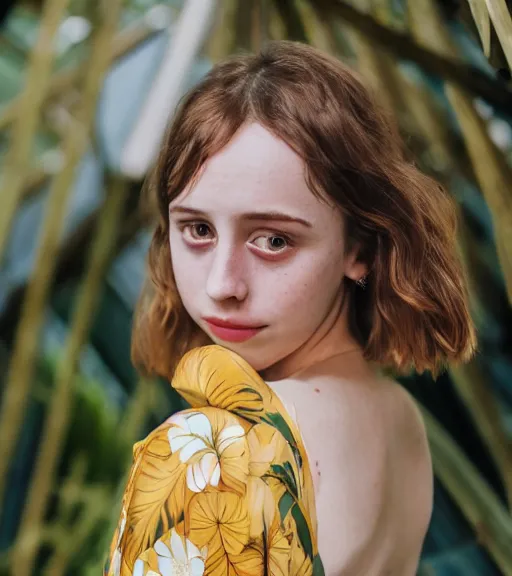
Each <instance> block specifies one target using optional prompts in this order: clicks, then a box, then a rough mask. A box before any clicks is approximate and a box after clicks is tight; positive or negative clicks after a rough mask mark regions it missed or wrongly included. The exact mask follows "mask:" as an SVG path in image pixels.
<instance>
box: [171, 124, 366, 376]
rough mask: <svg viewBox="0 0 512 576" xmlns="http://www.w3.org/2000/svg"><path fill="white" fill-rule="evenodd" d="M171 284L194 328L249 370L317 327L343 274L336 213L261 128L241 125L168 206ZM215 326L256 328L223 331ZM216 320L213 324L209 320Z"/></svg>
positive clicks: (328, 316) (335, 303)
mask: <svg viewBox="0 0 512 576" xmlns="http://www.w3.org/2000/svg"><path fill="white" fill-rule="evenodd" d="M169 218H170V234H169V236H170V248H171V258H172V267H173V272H174V277H175V280H176V285H177V288H178V291H179V294H180V296H181V299H182V301H183V304H184V306H185V309H186V310H187V312H188V313H189V314H190V316H191V317H192V319H193V320H194V322H196V324H197V325H198V326H199V327H200V328H201V329H202V330H203V331H204V332H206V333H207V334H208V336H209V337H210V338H211V340H213V341H214V342H215V343H217V344H220V345H222V346H224V347H226V348H229V349H231V350H233V351H235V352H237V353H238V354H240V355H241V356H242V357H243V358H245V360H247V361H248V362H249V363H250V364H251V365H252V366H253V368H255V369H256V370H257V371H262V370H266V369H267V368H269V367H271V366H273V365H275V364H277V363H278V362H280V361H283V360H284V359H286V358H287V357H288V356H290V355H291V354H293V353H294V352H295V351H297V350H298V349H299V348H301V347H304V346H305V347H307V343H308V341H309V340H310V339H312V338H314V337H315V335H316V334H318V333H319V331H320V332H321V331H324V330H325V324H326V323H327V322H332V314H333V310H335V309H338V308H339V304H340V301H341V298H342V290H343V285H342V280H343V276H344V275H345V274H347V275H350V276H351V277H352V276H354V275H355V274H356V273H357V270H355V269H354V267H353V265H351V264H350V262H351V260H349V259H347V258H346V257H345V255H344V245H343V220H342V217H341V214H340V212H339V210H337V209H334V208H333V207H332V206H329V205H328V204H327V203H325V202H322V201H321V200H319V199H317V198H316V197H315V196H314V195H313V193H312V192H311V191H310V190H309V189H308V187H307V185H306V181H305V178H304V166H303V162H302V161H301V159H300V157H299V156H298V155H297V154H295V152H293V151H292V150H291V148H289V147H288V145H287V144H285V143H284V142H283V141H282V140H279V139H278V138H276V137H275V136H273V135H272V134H271V133H270V132H269V131H267V130H266V129H265V128H263V127H262V126H260V125H259V124H249V125H246V126H244V127H243V128H242V129H241V130H240V131H239V132H238V133H237V134H236V135H235V137H234V138H233V139H232V141H231V142H230V143H229V144H228V145H227V146H226V147H225V148H224V149H222V150H221V151H220V152H219V153H218V154H216V155H215V156H214V157H212V158H211V159H210V160H209V161H208V162H207V163H206V164H205V166H204V167H203V170H202V172H201V174H200V177H199V178H198V179H197V181H196V182H195V184H194V185H193V186H192V187H191V188H190V189H187V190H185V191H184V192H183V193H182V194H181V195H179V196H178V197H177V198H176V199H174V200H173V201H172V202H171V204H170V206H169ZM206 318H210V319H212V318H213V319H218V320H219V321H222V320H224V321H228V322H231V323H235V324H241V325H244V326H252V327H254V326H257V327H263V328H261V329H259V330H253V331H252V332H250V331H243V330H225V329H224V330H223V329H222V328H220V329H219V328H216V327H215V326H214V325H212V323H210V322H209V321H207V320H206ZM214 322H215V320H214Z"/></svg>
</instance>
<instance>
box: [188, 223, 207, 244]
mask: <svg viewBox="0 0 512 576" xmlns="http://www.w3.org/2000/svg"><path fill="white" fill-rule="evenodd" d="M183 231H184V232H185V236H188V237H189V238H190V239H192V240H208V239H209V234H210V232H211V231H210V227H209V226H208V224H205V223H204V222H194V223H191V224H186V225H185V226H184V227H183Z"/></svg>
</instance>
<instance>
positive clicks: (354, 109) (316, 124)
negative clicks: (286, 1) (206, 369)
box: [132, 41, 476, 379]
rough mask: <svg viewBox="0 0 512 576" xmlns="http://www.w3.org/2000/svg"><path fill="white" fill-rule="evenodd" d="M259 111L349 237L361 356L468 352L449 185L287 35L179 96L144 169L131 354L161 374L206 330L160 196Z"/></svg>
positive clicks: (385, 361)
mask: <svg viewBox="0 0 512 576" xmlns="http://www.w3.org/2000/svg"><path fill="white" fill-rule="evenodd" d="M249 122H257V123H259V124H260V125H262V126H263V127H265V128H266V129H268V130H269V131H270V132H272V133H273V134H274V135H275V136H276V137H278V138H280V139H282V140H283V141H284V142H286V143H287V144H288V145H289V146H290V147H291V148H292V149H293V150H294V151H295V152H296V153H297V154H298V155H299V156H300V157H301V158H302V159H303V161H304V164H305V173H306V180H307V183H308V186H309V187H310V189H311V191H312V193H313V194H315V195H317V196H318V197H320V198H324V199H326V198H327V199H331V200H333V201H334V202H335V204H336V205H337V206H338V207H339V209H340V210H341V211H342V214H343V216H344V218H345V222H346V227H345V228H346V235H347V238H346V239H345V240H346V242H347V245H348V248H350V247H352V246H355V245H357V246H360V247H361V250H360V253H359V257H360V259H362V260H364V261H365V262H366V263H367V264H368V267H369V270H370V274H369V277H368V286H367V288H366V290H364V291H363V290H360V289H357V288H356V287H355V285H354V283H353V282H352V281H350V280H349V279H347V278H346V279H345V283H346V284H345V285H346V287H347V289H349V290H350V291H351V303H350V304H351V319H350V327H351V330H352V332H353V334H354V336H355V337H356V338H357V339H358V340H359V342H360V343H361V345H362V347H363V349H364V353H365V357H366V358H367V359H368V360H370V361H373V362H376V363H378V364H380V365H382V366H383V367H387V368H391V369H392V370H394V371H395V372H397V373H405V372H408V371H410V370H411V369H416V371H418V372H423V371H424V370H431V371H432V372H434V373H437V372H438V371H439V369H440V368H441V367H443V365H445V364H446V363H448V362H460V361H467V360H468V359H469V358H470V356H471V355H472V353H473V352H474V350H475V346H476V338H475V331H474V327H473V324H472V321H471V318H470V314H469V310H468V303H467V291H466V285H465V282H464V276H463V270H462V267H461V264H460V262H459V260H458V258H457V254H456V248H455V233H456V211H455V207H454V205H453V203H452V200H451V198H450V197H449V196H448V195H447V193H446V192H445V191H444V190H443V188H442V187H441V186H440V185H439V184H438V183H437V182H435V181H434V180H433V179H431V178H430V177H429V176H427V175H425V174H422V173H421V172H419V171H418V170H417V169H416V167H415V166H414V165H413V164H412V163H411V162H410V161H408V160H407V159H406V157H405V154H404V149H403V145H402V140H401V138H400V136H399V134H398V130H397V128H396V126H395V124H394V123H393V122H392V121H391V119H390V118H389V117H388V115H387V114H386V113H385V112H384V111H383V109H382V108H381V107H380V106H379V105H378V103H377V102H375V101H374V100H373V99H372V97H371V95H370V93H369V92H368V90H367V89H366V88H365V87H364V85H363V84H362V82H361V81H360V80H359V79H358V77H357V76H356V75H355V74H354V72H353V71H351V70H350V69H349V68H348V67H346V66H345V65H344V64H342V63H341V62H340V61H339V60H337V59H336V58H334V57H330V56H329V55H327V54H325V53H323V52H321V51H320V50H318V49H315V48H313V47H311V46H308V45H304V44H300V43H297V42H289V41H278V42H271V43H269V44H268V45H267V46H266V47H265V48H264V49H263V50H262V52H261V53H259V54H256V55H254V54H244V55H236V56H233V57H231V58H229V59H228V60H226V61H224V62H221V63H220V64H218V65H217V66H215V67H214V68H213V69H212V70H211V71H210V73H209V74H208V75H207V76H206V77H205V78H204V79H203V80H202V82H200V83H199V84H198V85H197V86H196V87H195V88H194V89H193V90H191V91H190V92H189V93H188V94H187V95H186V97H185V98H184V99H183V101H182V102H181V105H180V107H179V109H178V111H177V113H176V115H175V117H174V120H173V122H172V125H171V126H170V130H169V132H168V135H167V137H166V141H165V143H164V145H163V147H162V150H161V153H160V157H159V160H158V162H157V165H156V168H155V171H154V173H153V183H152V186H151V191H152V193H156V200H157V204H158V213H159V218H158V223H157V226H156V229H155V232H154V235H153V239H152V242H151V247H150V251H149V273H150V274H149V277H150V282H148V286H146V289H145V290H144V291H143V294H142V297H141V300H140V302H139V305H138V307H137V310H136V314H135V320H134V328H133V338H132V359H133V361H134V363H135V365H136V366H137V367H138V368H139V369H142V370H143V371H144V372H146V373H150V374H158V375H161V376H164V377H166V378H169V379H170V378H172V375H173V373H174V370H175V367H176V365H177V363H178V361H179V359H180V358H181V356H182V355H183V354H184V353H185V352H187V351H188V350H189V349H191V348H193V347H194V346H197V345H201V344H205V343H207V342H209V340H208V339H207V337H206V335H205V334H204V333H203V332H202V331H201V330H200V329H199V328H198V327H197V325H196V324H195V323H194V322H193V321H192V319H191V318H190V316H189V315H188V313H187V312H186V310H185V309H184V307H183V304H182V302H181V299H180V296H179V294H178V291H177V288H176V284H175V281H174V277H173V272H172V265H171V254H170V247H169V213H168V210H169V203H170V201H171V200H172V199H173V198H175V197H176V196H177V195H179V194H180V193H181V192H182V191H183V190H184V189H185V188H186V187H187V186H189V185H190V184H191V183H192V182H193V180H194V178H196V177H197V176H198V173H199V171H200V169H201V167H202V166H203V165H204V163H205V162H206V161H207V160H208V158H210V157H212V156H213V155H214V154H216V153H217V152H218V151H220V150H221V149H222V148H223V147H224V146H225V145H226V144H227V143H228V142H229V141H230V140H231V138H232V137H233V136H234V134H235V133H236V132H237V130H239V129H240V127H241V126H242V125H245V124H247V123H249Z"/></svg>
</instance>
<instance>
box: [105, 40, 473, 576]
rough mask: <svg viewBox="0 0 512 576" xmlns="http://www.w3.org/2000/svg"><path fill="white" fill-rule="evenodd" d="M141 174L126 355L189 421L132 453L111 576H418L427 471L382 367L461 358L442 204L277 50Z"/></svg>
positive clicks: (230, 78) (341, 102)
mask: <svg viewBox="0 0 512 576" xmlns="http://www.w3.org/2000/svg"><path fill="white" fill-rule="evenodd" d="M155 175H156V186H155V188H156V194H157V198H158V205H159V213H160V218H159V222H158V225H157V228H156V230H155V233H154V237H153V242H152V245H151V249H150V272H151V279H152V290H151V292H150V293H147V294H146V295H145V297H144V298H142V299H141V305H140V308H139V310H138V314H137V318H136V322H135V325H134V339H133V357H134V361H135V363H136V364H137V365H138V366H140V367H141V368H143V369H144V370H145V371H146V372H149V373H153V374H159V375H161V376H164V377H166V378H168V379H169V381H170V382H171V383H172V386H173V387H174V388H176V389H177V390H178V391H179V392H180V393H181V394H182V395H183V397H184V398H185V399H186V400H187V401H188V402H189V403H190V405H191V408H190V410H186V411H184V412H181V413H179V414H176V415H174V416H172V417H171V418H169V419H168V420H167V421H166V422H165V423H164V424H162V426H160V427H159V428H158V429H157V430H155V431H154V432H152V433H151V434H150V435H149V437H148V438H146V439H145V440H144V441H142V442H140V443H139V444H137V445H136V447H135V450H134V464H133V468H132V471H131V475H130V478H129V481H128V485H127V488H126V491H125V495H124V499H123V508H122V512H121V518H120V521H119V525H118V528H117V530H116V533H115V535H114V538H113V542H112V547H111V554H110V558H109V562H108V565H107V568H106V572H105V573H106V574H109V575H118V574H121V575H122V576H126V575H128V574H129V575H131V574H134V575H136V576H140V575H152V576H155V575H157V574H161V575H162V576H168V575H171V574H176V575H177V574H193V575H194V576H195V575H200V574H215V575H224V574H230V575H235V574H241V575H242V574H243V575H249V576H251V575H260V574H261V575H263V574H272V575H279V576H280V575H285V574H286V575H287V574H290V575H299V574H300V575H307V574H323V573H326V574H328V575H337V574H343V575H347V576H384V575H389V576H413V575H414V574H415V573H416V568H417V565H418V559H419V555H420V551H421V547H422V543H423V539H424V537H425V534H426V531H427V527H428V524H429V520H430V515H431V510H432V469H431V461H430V456H429V450H428V445H427V441H426V437H425V431H424V426H423V423H422V420H421V416H420V414H419V411H418V409H417V408H416V406H415V403H414V402H413V400H412V399H411V398H410V397H409V396H408V394H407V393H406V392H405V391H404V389H403V388H402V387H400V386H399V385H398V384H397V383H396V382H394V381H393V380H391V379H389V378H386V377H385V376H384V375H383V374H382V368H392V369H393V370H394V371H395V373H403V372H407V371H409V370H411V369H416V370H417V371H419V372H422V371H424V370H431V371H433V372H437V371H438V370H439V369H440V368H442V366H443V365H445V364H446V362H448V361H451V362H456V361H465V360H467V359H468V358H469V357H470V356H471V354H472V353H473V351H474V348H475V336H474V330H473V326H472V323H471V320H470V317H469V313H468V307H467V301H466V290H465V286H464V281H463V275H462V272H461V267H460V264H459V262H458V261H457V258H456V255H455V248H454V241H455V216H454V210H453V206H452V205H451V202H450V200H449V198H448V197H447V195H446V194H445V192H444V191H443V190H442V189H441V187H440V186H439V185H438V184H437V183H436V182H434V181H433V180H431V179H430V178H429V177H427V176H425V175H423V174H421V173H420V172H419V171H418V170H417V169H416V168H415V167H414V166H413V165H412V164H411V162H410V161H408V160H407V159H406V158H405V157H404V152H403V150H402V144H401V141H400V139H399V136H398V134H397V131H396V129H395V127H394V126H393V124H392V123H391V122H390V121H389V119H388V118H387V117H386V115H385V114H384V113H383V112H382V111H381V110H380V108H379V107H378V105H377V104H376V103H375V102H374V101H373V100H372V99H371V97H370V95H369V93H368V92H367V90H366V89H365V88H364V87H363V85H362V84H361V82H360V81H359V80H358V79H357V78H356V76H355V75H354V73H353V72H351V71H350V70H349V69H347V68H346V67H345V66H344V65H343V64H341V63H340V62H339V61H338V60H336V59H334V58H331V57H329V56H327V55H326V54H323V53H322V52H320V51H318V50H316V49H314V48H312V47H309V46H306V45H301V44H298V43H292V42H276V43H271V44H269V45H268V46H267V47H266V48H265V50H264V51H263V52H262V53H261V54H258V55H242V56H236V57H233V58H231V59H229V60H228V61H226V62H223V63H221V64H220V65H218V66H216V67H215V68H214V69H213V70H212V71H211V72H210V74H209V75H208V76H207V77H206V78H205V79H204V80H203V81H202V82H201V83H200V84H199V85H198V86H197V87H196V88H195V89H194V90H192V91H191V92H190V94H189V95H188V96H187V97H186V98H185V99H184V101H183V103H182V105H181V107H180V109H179V111H178V113H177V114H176V116H175V119H174V122H173V124H172V126H171V129H170V132H169V135H168V137H167V141H166V143H165V145H164V147H163V150H162V153H161V157H160V161H159V163H158V166H157V169H156V172H155Z"/></svg>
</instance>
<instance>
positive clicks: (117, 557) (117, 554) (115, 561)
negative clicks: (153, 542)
mask: <svg viewBox="0 0 512 576" xmlns="http://www.w3.org/2000/svg"><path fill="white" fill-rule="evenodd" d="M125 527H126V510H124V509H123V511H122V512H121V525H120V526H119V536H118V537H117V545H116V549H115V551H114V554H113V556H112V574H113V576H119V574H120V573H121V539H122V537H123V534H124V529H125Z"/></svg>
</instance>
